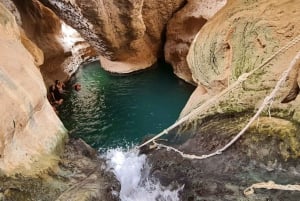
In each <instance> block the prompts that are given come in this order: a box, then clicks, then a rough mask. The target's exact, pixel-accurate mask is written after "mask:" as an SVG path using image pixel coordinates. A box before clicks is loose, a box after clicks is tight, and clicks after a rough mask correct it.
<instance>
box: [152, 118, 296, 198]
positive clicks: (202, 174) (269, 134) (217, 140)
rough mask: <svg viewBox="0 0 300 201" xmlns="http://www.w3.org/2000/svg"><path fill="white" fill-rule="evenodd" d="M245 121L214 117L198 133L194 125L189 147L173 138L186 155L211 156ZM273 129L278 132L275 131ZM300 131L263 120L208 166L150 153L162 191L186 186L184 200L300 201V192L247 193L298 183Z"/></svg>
mask: <svg viewBox="0 0 300 201" xmlns="http://www.w3.org/2000/svg"><path fill="white" fill-rule="evenodd" d="M245 117H247V115H245V113H243V114H234V115H232V114H230V115H218V116H213V117H209V118H206V119H205V120H203V121H202V123H199V124H198V125H196V127H194V128H195V129H196V131H195V130H193V129H192V126H191V125H190V127H188V126H187V127H186V128H185V129H184V130H182V131H181V132H184V133H185V135H189V138H188V139H187V140H184V142H181V140H182V139H181V138H180V137H179V136H176V135H172V136H169V137H168V138H169V140H170V143H171V144H172V146H173V147H176V148H178V149H179V150H181V151H183V152H184V153H187V154H195V155H199V156H200V155H202V154H210V153H212V152H214V151H216V150H217V149H220V148H221V147H223V146H224V145H225V144H226V143H228V142H229V141H230V140H231V139H232V138H233V137H234V136H235V135H236V134H237V133H238V132H239V131H240V129H241V127H242V125H243V122H244V123H245V120H246V118H245ZM272 123H276V125H277V129H274V127H272V126H270V125H272ZM193 126H195V125H193ZM279 128H280V129H279ZM299 128H300V127H299V125H298V124H294V123H291V122H288V121H286V120H283V119H279V118H269V117H265V118H261V119H260V121H259V122H256V123H255V125H253V126H252V127H251V128H250V129H249V131H247V132H246V133H245V134H244V135H243V136H242V137H241V139H239V140H238V141H237V142H236V143H235V144H234V145H233V146H232V147H230V148H229V149H228V150H226V151H225V152H223V153H222V154H221V155H217V156H214V157H211V158H207V159H204V160H191V159H187V158H183V157H182V156H180V155H179V154H178V153H175V152H174V151H171V150H169V151H168V150H166V149H165V148H161V149H159V150H154V151H152V152H150V153H148V157H149V160H150V163H151V164H152V175H154V176H155V177H157V178H159V179H160V181H161V182H162V184H163V185H169V184H173V185H178V184H179V185H184V189H183V191H182V192H181V199H182V200H189V201H190V200H207V201H217V200H220V201H224V200H247V201H248V200H259V201H260V200H261V201H262V200H278V201H279V200H289V201H297V200H299V197H300V192H299V191H283V190H265V189H257V190H255V193H254V194H252V195H249V196H245V195H244V194H243V191H244V190H245V189H246V188H247V187H249V186H251V185H252V184H254V183H259V182H267V181H270V180H272V181H274V182H275V183H278V184H283V185H285V184H297V183H298V182H299V179H300V165H299V162H298V161H299V144H297V143H298V142H299V141H300V139H299V136H298V135H297V133H299V132H300V129H299ZM289 129H292V130H289ZM292 142H296V144H295V143H292Z"/></svg>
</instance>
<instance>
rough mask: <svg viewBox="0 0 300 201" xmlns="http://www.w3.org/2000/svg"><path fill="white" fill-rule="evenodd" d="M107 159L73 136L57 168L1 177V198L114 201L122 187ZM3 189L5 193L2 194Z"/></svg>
mask: <svg viewBox="0 0 300 201" xmlns="http://www.w3.org/2000/svg"><path fill="white" fill-rule="evenodd" d="M104 167H105V161H104V160H102V159H100V158H99V157H98V156H97V152H96V151H95V150H94V149H92V148H91V147H90V146H89V145H87V144H86V143H84V142H83V141H82V140H80V139H78V140H75V139H70V140H69V141H68V142H67V143H66V146H65V149H64V153H63V154H62V155H61V159H60V161H59V165H58V168H57V169H55V170H52V171H49V172H48V174H43V176H42V177H38V178H34V177H33V178H32V177H31V178H30V177H24V176H21V175H17V176H16V177H15V178H7V177H0V188H1V192H0V198H1V196H2V198H3V200H7V201H24V200H33V201H35V200H43V201H53V200H55V201H66V200H72V201H91V200H101V201H115V200H119V199H118V197H117V196H114V195H113V192H112V191H114V192H119V191H120V187H119V184H118V182H117V180H116V179H115V178H114V176H113V173H111V172H106V171H105V168H104ZM2 192H3V193H2Z"/></svg>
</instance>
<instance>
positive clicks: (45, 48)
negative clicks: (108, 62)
mask: <svg viewBox="0 0 300 201" xmlns="http://www.w3.org/2000/svg"><path fill="white" fill-rule="evenodd" d="M0 2H2V3H3V4H4V6H5V7H6V8H7V9H9V11H10V12H11V13H13V15H14V16H15V18H16V21H17V23H18V25H19V27H20V29H21V33H22V35H26V36H27V37H28V38H29V39H30V41H32V42H34V43H35V44H36V45H37V46H38V47H39V48H40V49H41V51H42V52H43V54H44V62H42V63H40V64H38V65H39V66H40V69H41V72H42V75H43V78H44V82H45V84H46V86H49V85H51V84H53V83H54V81H55V80H57V79H58V80H63V81H67V80H68V79H69V78H70V76H71V75H72V74H74V72H75V71H76V70H77V69H78V67H79V65H80V64H81V63H82V62H85V61H86V60H89V59H90V58H93V57H96V54H95V51H94V50H93V48H91V46H90V45H89V44H88V43H86V42H85V41H84V39H83V38H82V37H81V36H80V35H79V34H78V33H77V32H76V31H72V34H73V35H72V36H70V35H69V36H68V37H69V39H66V34H68V33H65V31H69V29H68V30H66V29H65V30H62V24H63V22H62V21H61V20H60V19H59V18H58V17H57V16H56V15H55V14H54V13H53V12H52V11H51V10H50V9H48V8H47V7H45V6H43V5H42V4H41V3H40V2H39V1H37V0H32V1H19V0H14V1H8V0H0ZM66 26H67V25H65V27H66ZM70 37H72V38H70ZM66 40H69V41H66ZM71 41H72V44H70V42H71ZM66 43H68V44H66Z"/></svg>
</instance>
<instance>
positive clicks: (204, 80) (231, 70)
mask: <svg viewBox="0 0 300 201" xmlns="http://www.w3.org/2000/svg"><path fill="white" fill-rule="evenodd" d="M296 4H297V3H296V2H295V1H284V2H280V3H278V2H275V1H274V2H273V1H263V0H260V1H258V2H255V1H247V2H235V1H229V2H228V3H227V5H226V6H225V7H224V8H223V9H222V10H221V12H218V13H217V14H216V16H215V17H214V18H213V19H212V20H210V21H209V22H207V23H206V24H205V26H204V27H203V28H202V29H201V30H200V31H199V33H198V34H197V36H196V38H195V40H194V42H193V44H192V45H191V48H190V51H189V54H188V57H187V60H188V64H189V66H190V69H191V71H192V74H193V78H194V80H195V81H196V82H197V84H198V86H199V87H201V88H203V89H205V90H202V91H203V92H204V93H203V94H202V96H197V97H196V96H194V98H196V99H197V101H195V99H194V100H193V99H191V100H190V103H192V102H194V103H195V104H194V105H192V104H189V103H188V104H187V107H186V108H185V110H184V111H183V113H182V115H183V114H184V113H186V112H188V110H190V109H191V108H192V107H195V105H197V104H201V103H203V102H205V101H206V100H208V99H209V98H210V97H212V96H213V95H215V94H217V93H219V92H220V91H221V90H223V89H225V88H226V87H228V86H229V85H230V84H232V83H234V82H235V81H236V80H237V79H238V78H239V76H241V75H242V74H243V73H246V72H249V71H251V70H253V69H254V68H256V67H258V66H260V65H261V64H262V63H263V62H264V61H266V60H267V59H268V58H269V57H270V56H271V55H273V54H274V53H275V52H276V51H278V50H279V49H280V48H281V47H283V46H284V45H285V44H287V43H288V42H290V41H291V40H292V39H293V38H294V37H296V36H298V35H299V33H300V29H299V27H298V26H297V25H296V24H297V22H298V20H299V19H300V12H299V11H298V10H297V9H296V7H297V5H296ZM288 10H289V11H288ZM224 19H226V20H224ZM298 50H299V43H297V44H295V45H294V46H293V47H292V48H290V49H288V50H287V51H284V52H283V53H281V54H279V55H277V56H276V57H275V58H274V59H272V60H271V61H270V62H269V63H268V65H265V66H263V67H262V68H261V69H259V70H258V71H257V72H256V73H255V74H254V75H252V76H251V77H249V78H248V80H247V81H246V82H245V83H244V84H243V86H239V87H238V88H239V89H235V90H234V91H233V92H232V94H238V95H236V96H235V97H230V96H231V95H228V97H227V99H228V100H231V99H232V100H231V101H230V102H234V101H238V102H239V105H242V106H243V107H244V108H249V107H250V108H251V107H253V106H254V105H256V104H257V103H258V100H262V99H264V97H265V95H266V94H267V93H269V92H270V89H271V88H273V87H274V86H275V83H276V81H277V80H278V77H279V76H280V74H281V73H282V72H283V71H284V70H285V69H286V68H287V67H288V65H289V63H290V62H291V61H292V59H293V57H295V55H296V53H297V51H298ZM296 76H297V71H293V73H292V75H290V79H289V81H288V83H287V84H286V85H285V86H284V87H283V90H282V91H281V92H280V93H281V99H280V98H278V100H276V102H274V103H273V104H272V106H273V107H275V108H276V107H278V108H281V107H289V106H290V105H286V104H281V103H280V102H281V101H282V100H283V99H284V96H286V95H287V94H284V93H288V91H289V90H290V89H291V88H293V85H294V84H293V83H294V81H295V79H296ZM205 92H207V93H205ZM296 101H297V100H296ZM235 107H236V108H235V109H233V108H232V107H231V109H233V111H234V110H238V111H241V108H240V107H238V106H235ZM188 108H189V109H188ZM238 108H239V109H238Z"/></svg>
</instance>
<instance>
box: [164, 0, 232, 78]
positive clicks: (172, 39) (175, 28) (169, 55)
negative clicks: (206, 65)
mask: <svg viewBox="0 0 300 201" xmlns="http://www.w3.org/2000/svg"><path fill="white" fill-rule="evenodd" d="M226 2H227V0H213V1H212V0H200V1H199V0H188V1H187V3H186V5H185V6H184V7H183V8H182V9H180V10H179V11H178V12H177V13H176V14H175V15H174V16H173V17H172V18H171V20H170V21H169V22H168V24H167V33H166V43H165V47H164V53H165V59H166V61H167V62H169V63H171V64H172V66H173V69H174V73H175V74H176V75H177V76H178V77H180V78H181V79H183V80H185V81H187V82H189V83H191V84H195V82H194V80H193V78H192V73H191V70H190V69H189V67H188V64H187V61H186V56H187V54H188V51H189V48H190V45H191V43H192V41H193V39H194V38H195V36H196V34H197V33H198V32H199V30H200V29H201V28H202V27H203V25H204V24H205V23H206V22H207V20H209V19H211V18H212V17H213V16H214V15H215V14H216V13H217V12H218V11H219V10H220V9H221V8H222V7H223V6H224V5H225V4H226Z"/></svg>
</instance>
